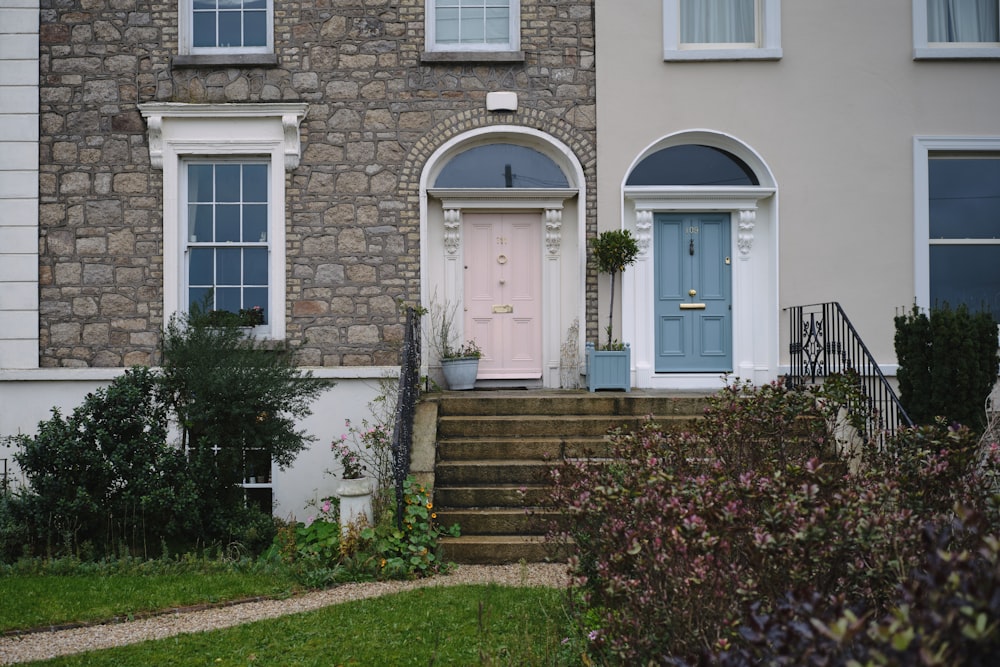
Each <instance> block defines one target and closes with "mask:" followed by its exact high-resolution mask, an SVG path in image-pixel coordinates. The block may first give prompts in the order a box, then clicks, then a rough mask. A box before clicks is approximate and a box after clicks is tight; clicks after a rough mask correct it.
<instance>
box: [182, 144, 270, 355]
mask: <svg viewBox="0 0 1000 667" xmlns="http://www.w3.org/2000/svg"><path fill="white" fill-rule="evenodd" d="M268 161H269V159H268V156H260V157H259V159H258V158H255V157H254V156H253V155H246V156H240V157H239V158H234V157H233V156H232V155H225V156H221V155H217V156H193V155H188V156H184V157H183V158H181V174H180V179H179V186H180V204H179V208H178V212H179V213H180V216H181V227H182V229H181V234H180V239H181V240H180V244H181V246H182V247H183V251H182V252H183V254H184V257H185V263H184V264H185V265H184V271H183V279H184V285H183V287H182V291H181V303H185V302H186V303H187V304H188V308H190V306H191V304H190V301H189V299H190V290H191V271H190V259H191V258H190V253H191V250H192V249H193V248H212V249H217V248H224V247H227V245H230V244H227V243H225V242H222V243H220V242H214V241H213V242H201V241H200V240H199V241H193V240H192V238H191V233H192V230H191V218H190V204H191V203H192V202H191V201H190V196H189V190H188V184H189V182H190V181H189V179H188V168H190V167H191V165H197V164H212V165H220V164H261V163H265V162H268ZM272 168H273V165H271V164H268V183H269V184H270V183H271V182H272V181H273V180H274V176H273V174H272V173H271V170H272ZM267 194H268V196H270V195H271V192H270V188H269V189H268V193H267ZM243 203H244V202H243V201H240V204H243ZM264 203H265V204H267V209H268V230H267V236H266V240H265V241H263V242H260V241H258V242H252V241H247V240H245V239H244V240H243V241H242V242H233V243H231V245H230V247H233V248H241V249H243V248H255V247H256V248H262V247H263V248H266V249H267V254H268V257H270V256H271V252H272V249H273V241H272V239H271V228H272V227H273V226H274V224H273V220H272V217H271V214H270V212H271V202H270V201H266V202H264ZM196 243H200V245H196ZM271 269H272V267H271V266H268V275H267V286H268V295H269V296H268V300H267V304H268V307H267V310H266V315H267V317H266V319H267V320H268V321H267V322H265V323H264V324H259V325H256V326H254V327H253V330H252V332H251V333H252V334H253V335H255V336H260V337H264V336H268V335H269V334H270V319H271V310H270V302H271V299H270V290H271V285H272V284H273V283H274V276H273V275H272V274H271ZM215 278H216V277H215V276H213V283H214V282H215ZM240 287H241V288H243V287H246V284H245V283H241V285H240ZM244 305H246V306H248V304H244ZM248 307H249V306H248ZM282 314H284V313H282Z"/></svg>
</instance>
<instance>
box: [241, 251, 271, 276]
mask: <svg viewBox="0 0 1000 667" xmlns="http://www.w3.org/2000/svg"><path fill="white" fill-rule="evenodd" d="M243 284H244V285H266V284H267V248H247V249H246V250H244V251H243Z"/></svg>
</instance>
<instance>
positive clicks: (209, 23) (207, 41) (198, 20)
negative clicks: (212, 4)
mask: <svg viewBox="0 0 1000 667" xmlns="http://www.w3.org/2000/svg"><path fill="white" fill-rule="evenodd" d="M192 25H193V28H194V34H193V35H192V37H191V43H192V44H193V45H194V46H215V45H216V44H215V14H214V13H212V12H195V13H194V20H193V21H192Z"/></svg>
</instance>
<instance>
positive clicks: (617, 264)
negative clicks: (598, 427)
mask: <svg viewBox="0 0 1000 667" xmlns="http://www.w3.org/2000/svg"><path fill="white" fill-rule="evenodd" d="M591 247H592V251H593V253H594V259H595V260H596V261H597V270H598V271H599V272H600V273H608V274H610V275H611V306H610V308H609V311H608V326H607V329H606V331H607V334H608V342H607V343H606V344H605V345H604V346H603V347H600V346H595V345H594V344H593V343H587V387H588V389H590V391H596V390H597V389H624V390H625V391H629V390H630V389H631V387H632V382H631V376H630V369H631V366H632V351H631V349H630V348H629V345H628V343H621V342H619V341H618V340H616V339H615V338H614V336H613V326H614V324H613V323H614V315H615V277H616V276H617V275H618V274H619V273H621V272H622V271H624V270H625V267H627V266H630V265H632V264H634V263H635V258H636V255H638V254H639V244H638V243H637V242H636V240H635V237H634V236H632V233H631V232H629V231H628V230H627V229H615V230H611V231H607V232H603V233H602V234H601V235H600V236H598V237H597V238H596V239H594V242H593V244H592V246H591ZM598 343H600V341H598Z"/></svg>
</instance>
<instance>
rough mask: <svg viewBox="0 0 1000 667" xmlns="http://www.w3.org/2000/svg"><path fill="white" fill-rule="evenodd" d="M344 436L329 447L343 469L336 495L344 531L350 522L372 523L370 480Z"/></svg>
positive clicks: (371, 488)
mask: <svg viewBox="0 0 1000 667" xmlns="http://www.w3.org/2000/svg"><path fill="white" fill-rule="evenodd" d="M345 439H346V436H341V438H340V440H334V442H333V444H332V445H331V449H332V450H333V452H334V454H335V455H336V457H337V458H338V459H340V465H341V468H342V469H343V472H342V473H341V480H340V484H339V485H338V486H337V491H336V493H337V497H339V498H340V525H341V527H342V529H343V530H344V531H347V529H348V528H347V527H348V526H350V525H351V524H364V525H369V526H370V525H372V491H373V485H372V480H371V479H370V478H368V477H365V476H364V472H365V466H364V465H362V463H361V458H360V457H359V456H358V454H357V452H355V451H354V450H353V449H351V447H350V446H349V445H348V444H347V443H346V442H345Z"/></svg>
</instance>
